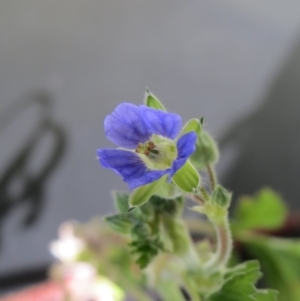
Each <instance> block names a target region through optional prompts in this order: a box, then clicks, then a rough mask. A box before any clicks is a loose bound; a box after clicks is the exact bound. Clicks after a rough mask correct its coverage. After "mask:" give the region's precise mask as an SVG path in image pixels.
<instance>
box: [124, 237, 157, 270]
mask: <svg viewBox="0 0 300 301" xmlns="http://www.w3.org/2000/svg"><path fill="white" fill-rule="evenodd" d="M129 246H130V247H131V252H132V253H133V254H134V255H135V256H136V258H137V259H136V263H137V264H138V265H139V266H140V268H141V269H143V268H145V267H146V266H147V265H148V264H149V263H150V262H151V261H152V260H153V258H154V257H155V256H156V255H157V254H158V253H159V251H160V250H162V245H161V243H160V242H159V240H158V239H150V238H148V237H146V238H145V239H139V240H135V241H133V242H131V243H130V244H129Z"/></svg>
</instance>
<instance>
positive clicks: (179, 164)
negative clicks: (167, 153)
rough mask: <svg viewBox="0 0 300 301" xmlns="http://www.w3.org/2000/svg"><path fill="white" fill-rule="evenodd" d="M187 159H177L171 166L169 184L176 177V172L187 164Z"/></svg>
mask: <svg viewBox="0 0 300 301" xmlns="http://www.w3.org/2000/svg"><path fill="white" fill-rule="evenodd" d="M187 159H188V158H181V159H176V160H174V161H173V164H172V166H171V170H170V173H169V177H168V181H169V182H170V181H171V179H172V177H173V176H174V175H175V173H176V171H177V170H178V169H180V168H181V167H182V166H183V165H184V164H185V162H186V161H187Z"/></svg>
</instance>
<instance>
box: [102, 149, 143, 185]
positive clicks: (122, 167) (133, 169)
mask: <svg viewBox="0 0 300 301" xmlns="http://www.w3.org/2000/svg"><path fill="white" fill-rule="evenodd" d="M97 154H98V157H99V161H100V163H101V165H102V166H103V167H105V168H110V169H112V170H113V171H114V172H116V173H117V174H118V175H120V176H122V177H123V180H124V181H125V182H127V183H129V182H130V181H132V180H133V179H136V178H139V177H141V176H142V175H143V174H144V173H145V172H146V170H147V168H146V166H145V164H144V163H143V161H142V160H141V159H140V157H139V156H138V155H137V154H136V153H134V152H131V151H127V150H122V149H98V150H97Z"/></svg>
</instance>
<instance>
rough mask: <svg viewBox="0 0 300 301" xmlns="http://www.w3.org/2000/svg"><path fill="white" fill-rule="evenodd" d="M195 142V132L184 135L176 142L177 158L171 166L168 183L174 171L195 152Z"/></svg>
mask: <svg viewBox="0 0 300 301" xmlns="http://www.w3.org/2000/svg"><path fill="white" fill-rule="evenodd" d="M196 141H197V134H196V133H195V132H189V133H187V134H184V135H183V136H182V137H181V138H180V139H179V140H178V141H177V150H178V156H177V159H176V160H174V162H173V164H172V167H171V171H170V174H169V178H168V181H169V182H170V181H171V179H172V177H173V176H174V174H175V173H176V171H177V170H178V169H180V168H181V167H182V166H183V165H184V164H185V162H186V161H187V159H188V158H189V156H190V155H191V154H192V153H193V152H194V151H195V149H196Z"/></svg>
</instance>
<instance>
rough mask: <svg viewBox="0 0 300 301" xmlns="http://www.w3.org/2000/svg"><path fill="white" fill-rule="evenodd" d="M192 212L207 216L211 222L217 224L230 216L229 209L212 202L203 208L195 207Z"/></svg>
mask: <svg viewBox="0 0 300 301" xmlns="http://www.w3.org/2000/svg"><path fill="white" fill-rule="evenodd" d="M190 210H192V211H196V212H199V213H202V214H205V215H206V216H207V217H208V219H209V220H210V221H212V222H213V223H216V224H218V223H220V222H222V221H223V219H224V217H226V215H227V214H228V212H227V209H225V208H223V207H221V206H219V205H217V204H212V203H211V202H207V203H205V204H204V205H203V206H194V207H192V208H190Z"/></svg>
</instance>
